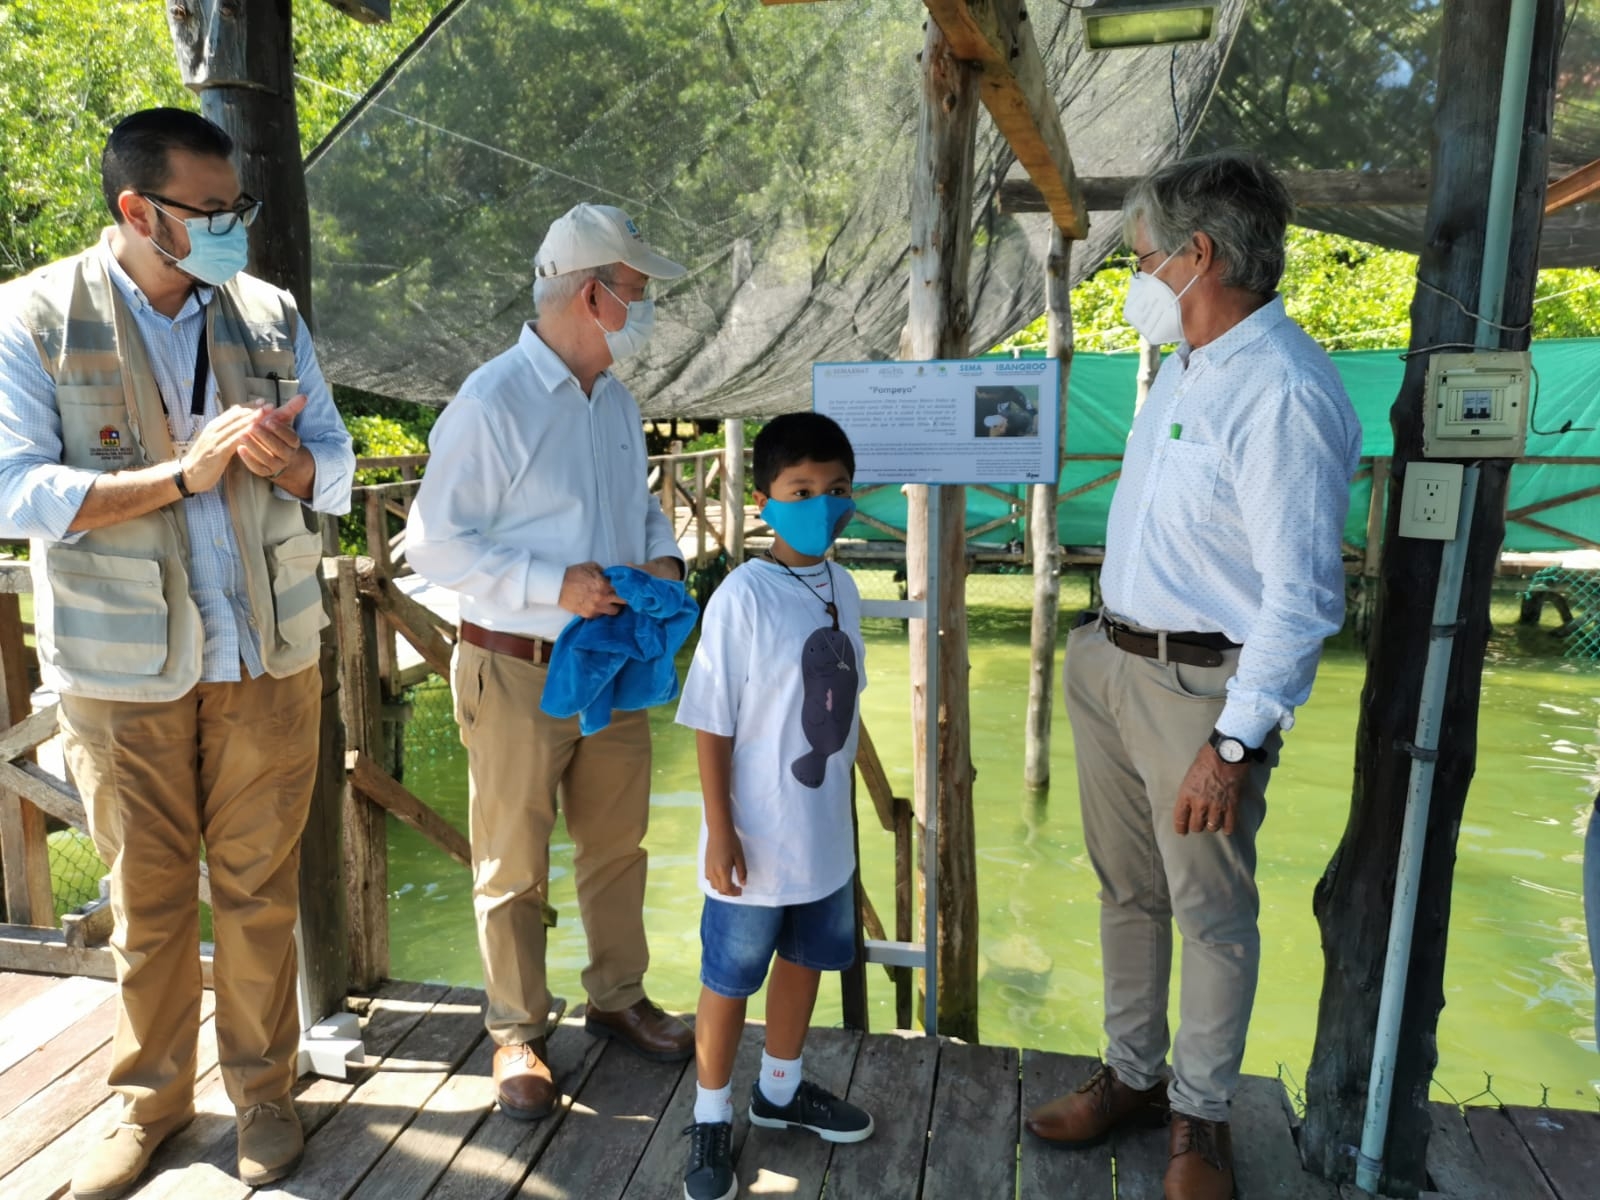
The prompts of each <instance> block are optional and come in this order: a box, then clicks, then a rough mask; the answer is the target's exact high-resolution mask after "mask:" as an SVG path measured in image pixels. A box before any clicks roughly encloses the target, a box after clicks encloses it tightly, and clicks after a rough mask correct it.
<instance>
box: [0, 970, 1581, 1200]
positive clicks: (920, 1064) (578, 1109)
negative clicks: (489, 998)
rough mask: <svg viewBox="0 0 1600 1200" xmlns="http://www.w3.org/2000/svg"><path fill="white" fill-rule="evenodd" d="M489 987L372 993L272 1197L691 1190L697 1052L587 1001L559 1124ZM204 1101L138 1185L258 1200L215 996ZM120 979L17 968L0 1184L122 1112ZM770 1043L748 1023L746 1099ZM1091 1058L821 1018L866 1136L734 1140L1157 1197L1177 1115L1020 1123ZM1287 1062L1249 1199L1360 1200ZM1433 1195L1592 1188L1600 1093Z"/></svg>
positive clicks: (56, 1182)
mask: <svg viewBox="0 0 1600 1200" xmlns="http://www.w3.org/2000/svg"><path fill="white" fill-rule="evenodd" d="M482 1002H483V996H482V993H481V992H478V991H475V990H471V989H465V988H457V989H450V988H445V987H441V986H438V985H433V984H419V983H391V984H388V985H386V986H385V987H384V988H383V989H382V990H380V991H379V992H378V993H377V994H376V995H375V996H373V997H371V998H364V999H355V1000H353V1001H352V1007H354V1008H356V1009H357V1010H358V1011H359V1012H361V1014H362V1021H363V1025H364V1027H365V1036H366V1045H367V1051H368V1059H367V1065H366V1067H365V1068H363V1069H362V1070H360V1071H359V1072H357V1073H356V1075H355V1076H354V1077H353V1078H351V1079H350V1080H347V1081H335V1080H328V1079H311V1080H305V1081H302V1083H301V1085H300V1087H299V1089H298V1090H297V1095H296V1103H297V1106H298V1108H299V1111H300V1115H301V1119H302V1121H303V1122H304V1123H305V1126H306V1130H307V1134H308V1141H307V1145H306V1157H305V1161H304V1163H303V1164H302V1165H301V1167H300V1169H299V1171H297V1172H296V1173H295V1174H294V1175H293V1176H291V1177H290V1178H289V1179H286V1180H284V1181H283V1182H282V1183H281V1184H280V1185H278V1186H276V1187H274V1188H272V1189H270V1190H265V1191H262V1192H259V1193H255V1194H256V1195H257V1196H260V1197H263V1198H271V1200H343V1198H344V1197H356V1198H358V1200H425V1198H427V1200H504V1198H507V1197H513V1196H514V1197H517V1198H519V1200H675V1198H676V1197H680V1196H682V1194H683V1187H682V1171H683V1165H684V1158H685V1153H686V1150H687V1142H686V1140H685V1139H684V1137H683V1136H682V1133H683V1130H684V1128H685V1127H686V1126H687V1125H688V1124H689V1123H690V1119H691V1116H690V1114H691V1111H692V1108H693V1104H694V1071H693V1068H692V1067H686V1066H684V1065H678V1066H662V1065H659V1064H651V1063H645V1062H642V1061H641V1060H639V1059H637V1058H635V1057H633V1056H632V1055H630V1054H628V1053H627V1052H626V1051H625V1050H623V1049H621V1048H620V1047H618V1046H616V1045H615V1044H614V1043H610V1042H601V1041H596V1040H594V1039H592V1038H590V1037H589V1036H588V1035H587V1034H585V1033H584V1032H583V1027H582V1023H581V1021H579V1020H576V1019H569V1020H568V1021H567V1022H566V1023H564V1024H563V1025H562V1026H561V1027H560V1028H559V1029H558V1030H557V1031H556V1032H555V1033H554V1034H553V1035H552V1036H551V1039H550V1055H551V1060H552V1065H553V1067H554V1070H555V1074H556V1077H557V1080H558V1081H559V1083H560V1084H561V1088H562V1091H563V1098H562V1101H561V1105H560V1107H559V1108H558V1110H557V1111H556V1112H555V1113H554V1114H553V1115H551V1116H550V1117H548V1118H546V1119H545V1120H543V1121H538V1122H534V1123H532V1124H525V1123H522V1122H517V1121H511V1120H508V1119H506V1118H505V1117H502V1116H501V1115H500V1114H499V1113H498V1112H496V1111H495V1110H494V1106H493V1102H492V1087H491V1083H490V1059H491V1056H492V1054H493V1046H492V1044H491V1043H489V1042H488V1040H487V1039H486V1038H485V1036H484V1033H483V1024H482ZM202 1017H203V1024H202V1027H201V1049H200V1078H199V1087H198V1095H197V1101H196V1104H197V1108H198V1110H199V1116H198V1117H197V1119H196V1120H195V1121H194V1123H193V1124H192V1125H190V1126H189V1127H188V1128H187V1129H186V1130H184V1131H183V1132H182V1133H180V1134H179V1135H177V1136H176V1137H175V1138H173V1139H172V1141H171V1142H169V1143H168V1144H167V1145H165V1146H163V1147H162V1149H161V1151H160V1152H159V1153H158V1155H157V1157H156V1160H155V1162H154V1164H153V1168H152V1171H151V1174H150V1175H149V1176H148V1178H147V1180H146V1181H145V1183H144V1184H143V1185H142V1186H141V1187H140V1188H139V1189H138V1190H137V1191H135V1192H134V1193H132V1194H133V1195H135V1196H137V1197H140V1198H141V1200H152V1198H156V1197H160V1198H164V1200H202V1198H203V1200H245V1198H246V1197H249V1196H250V1195H251V1194H252V1193H251V1192H250V1190H249V1189H248V1188H246V1187H245V1186H244V1185H243V1184H241V1183H239V1181H238V1180H237V1179H236V1178H235V1177H234V1175H233V1168H234V1162H233V1157H234V1149H235V1141H234V1125H233V1112H232V1107H231V1105H230V1104H229V1103H228V1099H227V1096H226V1094H225V1093H224V1091H223V1088H222V1082H221V1079H220V1077H219V1075H218V1072H217V1067H216V1039H215V1036H214V1034H213V1031H212V1027H211V998H210V994H209V993H207V998H206V1004H205V1008H204V1011H203V1013H202ZM113 1018H114V1012H113V1005H112V985H111V984H109V983H106V982H104V981H100V980H86V979H56V978H50V977H45V976H30V975H18V974H3V973H0V1196H3V1197H5V1198H6V1200H54V1197H57V1196H61V1195H64V1194H65V1193H66V1187H67V1183H68V1180H69V1179H70V1177H71V1172H72V1168H73V1165H74V1163H75V1162H76V1161H77V1160H78V1159H79V1158H80V1157H81V1156H82V1154H83V1153H84V1151H85V1150H86V1149H87V1148H88V1147H90V1146H91V1145H92V1144H93V1143H94V1142H95V1141H96V1140H97V1139H99V1138H100V1137H101V1136H102V1135H103V1134H104V1132H105V1131H106V1130H107V1129H109V1128H110V1126H111V1124H112V1123H113V1122H114V1121H115V1120H116V1117H117V1110H118V1102H117V1101H116V1100H115V1099H114V1098H113V1097H112V1096H111V1095H110V1093H109V1092H108V1091H107V1090H106V1087H105V1083H104V1073H105V1065H106V1059H107V1057H108V1055H109V1052H110V1038H111V1033H112V1024H113ZM760 1053H761V1028H760V1026H758V1025H752V1026H750V1027H749V1028H748V1029H747V1030H746V1033H745V1037H744V1040H743V1042H742V1044H741V1046H740V1049H739V1054H738V1060H737V1065H736V1068H735V1070H736V1076H735V1078H736V1080H737V1081H738V1087H737V1089H736V1095H739V1094H743V1093H744V1092H745V1091H746V1089H747V1088H748V1086H749V1082H748V1081H749V1080H750V1078H751V1077H752V1075H753V1074H754V1071H755V1068H756V1065H757V1063H758V1062H759V1059H760ZM1092 1067H1093V1062H1092V1060H1090V1059H1086V1058H1082V1057H1078V1056H1073V1055H1064V1054H1052V1053H1046V1052H1043V1051H1038V1050H1024V1051H1022V1052H1021V1053H1020V1054H1019V1052H1018V1051H1016V1050H1013V1049H1010V1048H1007V1047H1003V1046H968V1045H963V1044H961V1043H958V1042H948V1041H941V1042H935V1041H931V1040H929V1039H926V1038H923V1037H920V1036H916V1035H912V1034H905V1033H890V1034H877V1035H872V1036H866V1037H863V1036H862V1035H861V1034H858V1033H854V1032H850V1031H847V1030H842V1029H818V1030H814V1031H813V1032H812V1035H811V1037H810V1039H809V1040H808V1041H807V1044H806V1068H807V1074H808V1075H811V1076H812V1077H814V1078H816V1079H817V1080H818V1081H819V1082H821V1083H822V1084H823V1085H824V1086H827V1087H829V1088H831V1089H833V1090H835V1091H837V1092H839V1093H842V1094H844V1095H846V1096H848V1097H849V1098H850V1099H851V1100H853V1101H855V1102H856V1103H858V1104H861V1105H862V1106H863V1107H865V1108H867V1109H868V1110H869V1111H871V1112H872V1113H873V1115H874V1118H875V1119H876V1121H877V1131H876V1133H875V1134H874V1136H873V1137H872V1138H871V1139H870V1140H869V1141H867V1142H865V1143H862V1144H860V1145H857V1146H837V1147H835V1146H829V1145H828V1144H826V1143H824V1142H821V1141H818V1140H817V1139H815V1138H811V1137H808V1136H797V1135H792V1134H785V1133H779V1132H775V1131H772V1130H766V1129H754V1130H752V1129H751V1128H750V1127H749V1124H748V1121H747V1120H746V1119H745V1118H744V1116H743V1115H740V1116H739V1118H738V1120H737V1121H736V1124H735V1127H734V1142H733V1144H734V1153H735V1156H736V1164H737V1169H738V1175H739V1183H740V1194H741V1195H746V1196H774V1195H781V1196H784V1197H790V1198H793V1200H819V1198H820V1197H822V1196H823V1195H826V1196H827V1197H828V1200H919V1198H921V1200H1012V1198H1016V1197H1021V1198H1023V1200H1113V1198H1115V1200H1161V1175H1162V1172H1163V1170H1164V1169H1165V1167H1166V1140H1165V1139H1166V1134H1165V1131H1163V1130H1145V1131H1140V1132H1138V1133H1134V1134H1131V1135H1129V1136H1127V1137H1118V1138H1114V1139H1113V1140H1112V1141H1111V1142H1110V1143H1109V1144H1107V1145H1103V1146H1100V1147H1096V1148H1094V1149H1090V1150H1082V1151H1064V1150H1062V1149H1060V1148H1058V1147H1054V1146H1049V1145H1045V1144H1043V1143H1040V1142H1039V1141H1037V1140H1036V1139H1034V1138H1032V1137H1031V1136H1029V1135H1028V1134H1027V1133H1026V1132H1023V1131H1022V1130H1021V1120H1022V1117H1023V1115H1024V1114H1026V1113H1027V1111H1028V1109H1029V1108H1031V1107H1032V1106H1033V1105H1035V1104H1037V1103H1039V1102H1041V1101H1042V1100H1045V1099H1048V1098H1049V1097H1051V1096H1053V1095H1056V1094H1057V1093H1059V1092H1061V1091H1063V1090H1065V1089H1067V1088H1069V1087H1072V1086H1074V1085H1075V1084H1076V1083H1078V1082H1079V1081H1080V1080H1081V1079H1082V1078H1083V1077H1084V1076H1085V1075H1086V1074H1087V1073H1088V1071H1089V1070H1091V1069H1092ZM1293 1123H1294V1118H1293V1114H1292V1112H1291V1109H1290V1106H1289V1102H1288V1098H1287V1096H1286V1095H1285V1093H1284V1089H1283V1087H1282V1085H1281V1084H1279V1083H1278V1082H1277V1081H1276V1080H1272V1079H1263V1078H1255V1077H1252V1078H1249V1079H1247V1080H1246V1081H1245V1083H1244V1085H1243V1087H1242V1088H1241V1090H1240V1093H1239V1096H1238V1098H1237V1099H1236V1100H1235V1102H1234V1106H1233V1127H1234V1144H1235V1147H1236V1148H1237V1151H1238V1153H1239V1156H1240V1157H1239V1162H1238V1196H1239V1200H1354V1198H1355V1197H1357V1195H1358V1193H1356V1192H1355V1191H1354V1189H1344V1190H1343V1191H1342V1192H1341V1191H1340V1190H1338V1189H1335V1188H1333V1187H1332V1186H1330V1185H1328V1184H1326V1183H1324V1182H1322V1181H1321V1180H1318V1179H1314V1178H1312V1177H1311V1176H1309V1175H1306V1174H1304V1173H1303V1172H1302V1171H1301V1170H1300V1164H1299V1157H1298V1154H1297V1151H1296V1148H1295V1140H1294V1130H1293ZM1428 1160H1429V1170H1430V1174H1431V1176H1432V1184H1433V1186H1434V1188H1435V1189H1436V1191H1435V1192H1433V1193H1429V1194H1428V1195H1429V1196H1430V1197H1433V1198H1437V1197H1445V1198H1448V1200H1579V1198H1580V1197H1592V1196H1593V1195H1594V1194H1595V1191H1594V1180H1595V1179H1596V1178H1600V1112H1572V1111H1565V1110H1555V1109H1544V1108H1506V1109H1499V1108H1477V1109H1469V1110H1468V1111H1467V1112H1466V1113H1465V1114H1463V1113H1461V1112H1460V1111H1458V1110H1457V1109H1455V1108H1453V1107H1450V1106H1448V1105H1438V1106H1436V1107H1435V1121H1434V1135H1433V1138H1432V1139H1431V1141H1430V1143H1429V1147H1428Z"/></svg>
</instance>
